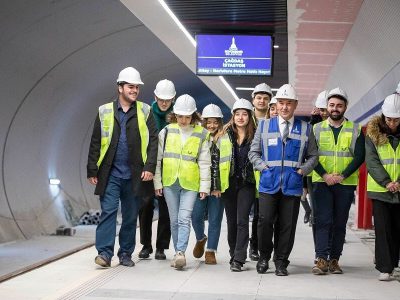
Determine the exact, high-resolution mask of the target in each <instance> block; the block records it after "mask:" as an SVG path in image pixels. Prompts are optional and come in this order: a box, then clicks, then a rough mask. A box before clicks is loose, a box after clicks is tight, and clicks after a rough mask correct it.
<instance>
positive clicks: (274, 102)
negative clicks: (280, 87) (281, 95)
mask: <svg viewBox="0 0 400 300" xmlns="http://www.w3.org/2000/svg"><path fill="white" fill-rule="evenodd" d="M276 102H278V100H276V97H272V99H271V101H269V103H268V106H271V105H272V104H276Z"/></svg>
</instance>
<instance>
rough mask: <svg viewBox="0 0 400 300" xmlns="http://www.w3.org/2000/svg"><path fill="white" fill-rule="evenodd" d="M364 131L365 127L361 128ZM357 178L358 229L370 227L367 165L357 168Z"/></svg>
mask: <svg viewBox="0 0 400 300" xmlns="http://www.w3.org/2000/svg"><path fill="white" fill-rule="evenodd" d="M362 130H363V132H364V133H365V131H366V127H363V128H362ZM359 172H360V173H359V179H358V186H357V206H356V208H357V219H356V224H357V228H359V229H371V228H372V201H371V199H369V198H368V196H367V175H368V172H367V167H366V165H365V163H363V164H362V166H361V167H360V170H359Z"/></svg>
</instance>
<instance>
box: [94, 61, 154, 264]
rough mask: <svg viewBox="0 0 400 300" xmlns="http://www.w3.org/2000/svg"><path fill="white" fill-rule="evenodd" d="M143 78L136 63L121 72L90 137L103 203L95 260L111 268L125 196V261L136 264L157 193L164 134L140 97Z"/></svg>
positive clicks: (121, 260) (121, 258)
mask: <svg viewBox="0 0 400 300" xmlns="http://www.w3.org/2000/svg"><path fill="white" fill-rule="evenodd" d="M142 84H143V82H142V80H141V78H140V74H139V72H138V71H137V70H136V69H134V68H132V67H128V68H125V69H123V70H122V71H121V72H120V73H119V76H118V79H117V88H118V98H117V99H116V100H115V101H112V102H110V103H106V104H104V105H102V106H100V107H99V109H98V113H97V117H96V120H95V123H94V127H93V133H92V138H91V141H90V148H89V155H88V163H87V177H88V180H89V183H90V184H93V185H95V186H96V189H95V194H96V195H99V196H100V205H101V216H100V223H99V225H98V226H97V228H96V249H97V252H98V255H97V256H96V258H95V263H96V264H97V265H99V266H101V267H105V268H108V267H110V266H111V259H112V257H113V255H114V243H115V234H116V226H117V212H118V206H119V202H120V201H121V214H122V224H121V229H120V230H119V246H120V247H119V250H118V257H119V263H120V265H122V266H126V267H133V266H134V265H135V263H134V262H133V261H132V258H131V256H132V253H133V251H134V249H135V240H136V223H137V215H138V210H139V207H140V206H141V205H142V202H146V201H149V200H148V199H153V198H154V186H153V175H154V173H155V169H156V164H157V147H158V136H157V128H156V124H155V122H154V117H153V114H152V112H151V107H150V105H148V104H146V103H143V102H141V101H138V100H137V98H138V95H139V91H140V86H141V85H142Z"/></svg>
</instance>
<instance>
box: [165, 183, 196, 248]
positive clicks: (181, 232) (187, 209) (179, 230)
mask: <svg viewBox="0 0 400 300" xmlns="http://www.w3.org/2000/svg"><path fill="white" fill-rule="evenodd" d="M197 194H198V193H197V192H194V191H189V190H185V189H184V188H182V187H181V186H180V185H179V182H178V181H176V182H175V183H174V184H173V185H171V186H165V187H164V197H165V201H166V202H167V206H168V212H169V219H170V223H171V236H172V241H173V242H174V248H175V251H176V252H178V251H182V252H185V251H186V248H187V245H188V241H189V235H190V222H191V219H192V211H193V206H194V203H195V202H196V199H197Z"/></svg>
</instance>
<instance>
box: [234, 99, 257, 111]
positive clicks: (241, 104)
mask: <svg viewBox="0 0 400 300" xmlns="http://www.w3.org/2000/svg"><path fill="white" fill-rule="evenodd" d="M240 108H242V109H247V110H250V111H251V112H252V111H253V105H252V104H251V102H250V101H249V100H246V99H243V98H241V99H239V100H236V101H235V103H234V104H233V107H232V110H231V113H232V114H233V113H234V112H235V110H237V109H240Z"/></svg>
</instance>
